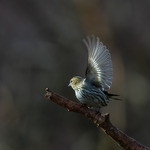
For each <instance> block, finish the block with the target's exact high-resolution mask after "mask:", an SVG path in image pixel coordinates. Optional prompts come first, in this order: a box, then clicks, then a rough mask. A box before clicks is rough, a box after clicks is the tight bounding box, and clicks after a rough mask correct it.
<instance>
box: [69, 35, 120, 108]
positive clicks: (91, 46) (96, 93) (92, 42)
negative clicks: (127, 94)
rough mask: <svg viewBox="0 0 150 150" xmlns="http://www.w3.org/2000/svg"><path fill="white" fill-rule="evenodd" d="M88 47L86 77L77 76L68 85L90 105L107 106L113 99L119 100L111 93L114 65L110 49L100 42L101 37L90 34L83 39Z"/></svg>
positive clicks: (79, 97)
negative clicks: (90, 35) (109, 91)
mask: <svg viewBox="0 0 150 150" xmlns="http://www.w3.org/2000/svg"><path fill="white" fill-rule="evenodd" d="M83 42H84V44H85V45H86V47H87V49H88V66H87V69H86V73H85V78H82V77H80V76H75V77H73V78H72V79H71V80H70V83H69V85H68V86H71V87H72V89H73V90H74V91H75V95H76V98H77V99H78V100H79V101H80V102H81V103H83V104H85V105H87V106H88V107H93V108H101V107H103V106H107V105H108V103H109V102H110V101H111V100H112V99H116V100H119V99H118V98H115V97H113V96H118V95H115V94H110V93H108V92H107V90H109V89H110V87H111V84H112V79H113V66H112V61H111V56H110V53H109V50H108V49H107V48H106V46H104V45H103V43H102V42H100V40H99V38H98V37H96V38H95V36H92V37H91V38H90V37H89V36H88V37H87V40H85V39H83Z"/></svg>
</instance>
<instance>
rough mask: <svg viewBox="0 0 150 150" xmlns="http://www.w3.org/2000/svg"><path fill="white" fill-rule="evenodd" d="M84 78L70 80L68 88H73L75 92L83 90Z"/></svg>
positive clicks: (77, 77)
mask: <svg viewBox="0 0 150 150" xmlns="http://www.w3.org/2000/svg"><path fill="white" fill-rule="evenodd" d="M83 81H84V78H82V77H79V76H76V77H73V78H72V79H71V80H70V83H69V85H68V86H71V87H72V88H73V89H74V90H76V89H79V88H81V86H82V83H83Z"/></svg>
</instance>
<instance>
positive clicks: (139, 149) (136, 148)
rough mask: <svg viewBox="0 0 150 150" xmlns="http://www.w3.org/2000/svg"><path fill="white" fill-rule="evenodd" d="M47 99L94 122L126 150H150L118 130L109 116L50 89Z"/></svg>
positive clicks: (47, 91)
mask: <svg viewBox="0 0 150 150" xmlns="http://www.w3.org/2000/svg"><path fill="white" fill-rule="evenodd" d="M45 97H46V98H47V99H48V100H51V101H53V102H54V103H56V104H58V105H60V106H62V107H64V108H65V109H67V110H68V111H73V112H76V113H80V114H82V115H84V116H85V117H87V118H89V119H90V120H92V121H93V122H94V123H96V125H97V126H98V127H100V128H101V129H102V130H103V131H104V132H105V133H106V134H108V135H109V136H110V137H111V138H113V139H114V140H115V141H116V142H117V143H118V144H119V145H120V146H122V147H123V148H124V149H126V150H150V148H148V147H146V146H144V145H142V144H140V143H139V142H137V141H136V140H135V139H133V138H131V137H129V136H128V135H126V134H125V133H123V132H122V131H121V130H119V129H118V128H116V127H115V126H114V125H112V123H111V122H110V120H109V114H100V113H99V114H97V113H96V112H95V111H94V110H92V109H89V108H88V107H86V106H85V105H83V104H81V103H75V102H73V101H71V100H69V99H67V98H65V97H63V96H60V95H58V94H56V93H54V92H52V91H50V90H49V89H48V88H46V94H45Z"/></svg>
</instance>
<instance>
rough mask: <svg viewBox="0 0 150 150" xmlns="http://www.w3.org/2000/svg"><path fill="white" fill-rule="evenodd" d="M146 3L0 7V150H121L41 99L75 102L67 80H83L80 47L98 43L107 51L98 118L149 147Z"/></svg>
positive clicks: (95, 0) (4, 2) (31, 2)
mask: <svg viewBox="0 0 150 150" xmlns="http://www.w3.org/2000/svg"><path fill="white" fill-rule="evenodd" d="M149 7H150V1H148V0H144V1H138V0H137V1H135V0H132V1H131V0H126V1H123V0H121V1H118V0H114V1H109V0H89V1H86V0H71V1H67V0H63V1H62V0H43V1H40V0H25V1H20V0H13V1H11V0H1V1H0V21H1V22H0V150H20V149H22V150H34V149H36V150H41V149H44V150H60V149H61V150H84V149H86V150H99V149H102V150H122V148H121V147H120V146H118V145H117V143H115V142H114V141H113V140H112V139H111V138H110V137H108V136H107V135H105V134H104V132H102V131H101V130H100V129H99V128H97V127H96V125H95V124H93V123H92V122H91V121H90V120H88V119H87V118H85V117H83V116H81V115H78V114H75V113H72V112H67V111H66V110H65V109H63V108H62V107H59V106H57V105H56V104H54V103H53V102H51V101H48V100H46V99H45V97H44V94H45V88H46V87H49V88H50V89H51V90H53V91H55V92H57V93H59V94H61V95H63V96H65V97H67V98H69V99H71V100H73V101H77V100H76V98H75V95H74V91H73V90H72V89H71V88H70V87H68V84H69V81H70V78H72V77H73V76H76V75H80V76H84V72H85V69H86V66H87V49H86V47H85V45H84V44H83V42H82V39H83V38H85V37H86V36H87V35H92V34H94V35H96V36H99V37H100V39H101V41H103V43H104V44H105V45H107V48H108V49H109V50H110V53H111V56H112V61H113V67H114V77H113V84H112V87H111V90H110V91H109V92H112V93H116V94H119V95H121V99H123V101H113V102H111V103H110V105H109V106H108V107H106V108H103V109H102V112H104V113H106V112H108V113H110V116H111V122H112V123H113V124H114V125H115V126H117V127H118V128H119V129H121V130H122V131H124V132H125V133H127V134H128V135H130V136H131V137H133V138H135V139H136V140H138V141H139V142H141V143H143V144H144V145H147V146H150V141H149V139H150V128H149V127H150V115H149V114H150V109H149V108H150V99H149V93H150V42H149V39H150V9H149Z"/></svg>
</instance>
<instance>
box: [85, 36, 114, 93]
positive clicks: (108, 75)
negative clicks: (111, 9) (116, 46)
mask: <svg viewBox="0 0 150 150" xmlns="http://www.w3.org/2000/svg"><path fill="white" fill-rule="evenodd" d="M83 42H84V43H85V45H86V47H87V49H88V67H87V69H86V79H87V80H89V81H91V82H92V83H93V84H95V85H97V86H99V87H100V88H101V89H102V90H109V89H110V86H111V84H112V78H113V67H112V61H111V56H110V53H109V50H108V49H107V48H106V46H104V45H103V43H102V42H100V40H99V38H98V37H97V38H95V37H94V36H92V38H90V37H89V36H88V37H87V40H85V39H84V40H83Z"/></svg>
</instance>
